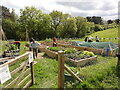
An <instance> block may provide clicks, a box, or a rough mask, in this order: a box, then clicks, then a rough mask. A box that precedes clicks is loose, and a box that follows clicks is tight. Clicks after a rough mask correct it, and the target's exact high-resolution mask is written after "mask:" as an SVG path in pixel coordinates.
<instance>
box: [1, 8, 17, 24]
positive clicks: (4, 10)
mask: <svg viewBox="0 0 120 90" xmlns="http://www.w3.org/2000/svg"><path fill="white" fill-rule="evenodd" d="M0 8H2V18H3V19H10V20H12V21H14V22H15V21H16V19H17V15H16V14H15V10H14V9H12V12H10V10H9V9H8V8H7V7H5V6H0Z"/></svg>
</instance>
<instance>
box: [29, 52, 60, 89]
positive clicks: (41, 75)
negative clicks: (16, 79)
mask: <svg viewBox="0 0 120 90" xmlns="http://www.w3.org/2000/svg"><path fill="white" fill-rule="evenodd" d="M43 55H44V53H38V57H37V59H35V61H37V64H36V65H35V66H34V72H35V84H34V85H33V86H31V87H30V88H57V80H58V66H57V64H58V62H57V61H56V59H50V58H47V57H43Z"/></svg>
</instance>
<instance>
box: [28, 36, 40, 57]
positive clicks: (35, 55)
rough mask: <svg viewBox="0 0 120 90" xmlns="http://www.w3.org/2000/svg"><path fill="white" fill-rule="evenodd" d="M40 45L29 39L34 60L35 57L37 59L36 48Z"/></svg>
mask: <svg viewBox="0 0 120 90" xmlns="http://www.w3.org/2000/svg"><path fill="white" fill-rule="evenodd" d="M39 45H40V43H38V42H37V41H35V40H34V39H33V38H32V39H31V43H30V47H31V49H32V51H33V58H34V59H35V57H36V58H37V54H38V46H39Z"/></svg>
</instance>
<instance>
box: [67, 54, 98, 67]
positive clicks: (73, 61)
mask: <svg viewBox="0 0 120 90" xmlns="http://www.w3.org/2000/svg"><path fill="white" fill-rule="evenodd" d="M96 60H97V56H93V57H90V58H86V59H80V60H73V59H70V58H66V57H65V61H70V62H72V63H73V64H74V65H76V66H83V65H85V64H86V63H88V62H89V61H96Z"/></svg>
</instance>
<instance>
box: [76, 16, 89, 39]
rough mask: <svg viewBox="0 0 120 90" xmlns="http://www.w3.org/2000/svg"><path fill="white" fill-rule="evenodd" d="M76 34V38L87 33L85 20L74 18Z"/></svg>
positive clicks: (79, 17)
mask: <svg viewBox="0 0 120 90" xmlns="http://www.w3.org/2000/svg"><path fill="white" fill-rule="evenodd" d="M76 25H77V33H76V37H83V36H85V35H86V33H87V32H88V27H89V26H87V19H85V18H83V17H81V16H78V17H76Z"/></svg>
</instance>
